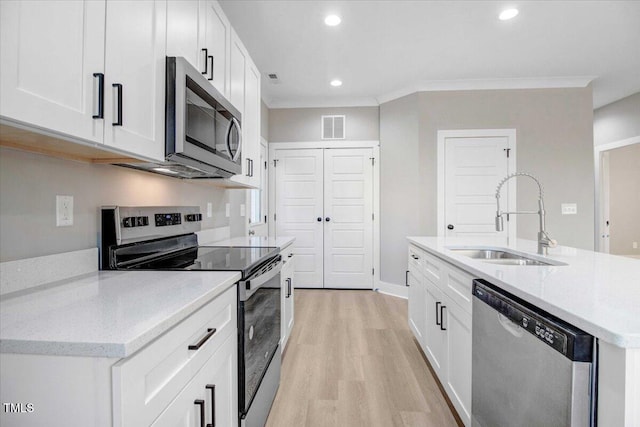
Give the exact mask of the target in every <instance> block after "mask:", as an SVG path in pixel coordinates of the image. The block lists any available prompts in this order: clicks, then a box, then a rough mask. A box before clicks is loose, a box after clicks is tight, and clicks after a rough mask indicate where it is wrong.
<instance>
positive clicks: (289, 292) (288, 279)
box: [285, 277, 291, 298]
mask: <svg viewBox="0 0 640 427" xmlns="http://www.w3.org/2000/svg"><path fill="white" fill-rule="evenodd" d="M286 280H287V296H286V297H285V298H289V297H291V278H290V277H288V278H287V279H286Z"/></svg>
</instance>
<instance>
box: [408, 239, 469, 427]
mask: <svg viewBox="0 0 640 427" xmlns="http://www.w3.org/2000/svg"><path fill="white" fill-rule="evenodd" d="M412 254H413V255H416V256H418V257H419V258H420V263H419V265H417V260H415V258H413V257H412ZM416 268H419V269H420V270H419V273H415V275H418V274H421V275H422V277H423V280H424V285H423V287H422V288H418V289H424V292H423V293H420V292H419V291H416V290H415V289H414V290H413V291H412V289H411V288H412V286H413V287H414V288H415V286H414V282H413V281H412V280H415V279H412V277H413V276H414V274H413V271H414V270H416ZM407 274H408V283H409V285H410V286H409V301H408V306H409V315H408V316H409V325H410V326H412V324H413V323H418V324H419V322H420V320H413V319H414V318H417V316H418V313H420V312H422V313H423V319H422V320H421V321H423V322H424V323H423V325H424V329H423V333H422V335H420V334H419V332H420V330H419V328H416V327H411V330H412V331H413V333H414V335H415V337H416V339H417V340H418V341H419V342H420V344H421V347H422V350H423V352H424V353H425V355H426V357H427V359H428V360H429V363H430V364H431V367H432V368H433V370H434V371H435V373H436V375H437V377H438V379H439V380H440V383H441V384H442V386H443V387H444V389H445V391H446V393H447V396H448V397H449V399H450V400H451V402H452V403H453V406H454V407H455V408H456V411H457V412H458V415H459V416H460V418H461V419H462V421H463V423H464V424H465V425H467V426H469V425H471V362H472V360H471V355H472V353H471V333H472V323H471V321H472V293H471V292H472V281H473V278H472V277H471V276H470V275H468V274H467V273H465V272H464V271H462V270H460V269H458V268H457V267H454V266H452V265H450V264H449V263H447V262H445V261H443V260H441V259H440V258H437V257H435V256H433V255H431V254H428V253H426V251H423V250H422V249H420V248H417V247H415V246H412V245H411V246H410V247H409V271H408V273H407ZM416 282H417V281H416ZM423 307H424V308H423Z"/></svg>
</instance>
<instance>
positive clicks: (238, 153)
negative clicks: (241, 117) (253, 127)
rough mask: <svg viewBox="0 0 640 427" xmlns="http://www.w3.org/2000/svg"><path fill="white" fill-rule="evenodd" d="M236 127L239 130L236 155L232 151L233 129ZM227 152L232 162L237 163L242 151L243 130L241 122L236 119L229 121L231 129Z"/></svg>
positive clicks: (229, 128) (229, 129) (228, 131)
mask: <svg viewBox="0 0 640 427" xmlns="http://www.w3.org/2000/svg"><path fill="white" fill-rule="evenodd" d="M234 126H235V127H236V128H238V150H237V151H236V152H235V154H234V153H233V152H232V150H231V129H233V127H234ZM227 151H228V152H229V157H231V160H233V161H234V162H237V161H238V159H239V158H240V152H241V151H242V129H241V128H240V122H238V120H237V119H236V118H235V117H232V118H231V120H229V127H228V128H227Z"/></svg>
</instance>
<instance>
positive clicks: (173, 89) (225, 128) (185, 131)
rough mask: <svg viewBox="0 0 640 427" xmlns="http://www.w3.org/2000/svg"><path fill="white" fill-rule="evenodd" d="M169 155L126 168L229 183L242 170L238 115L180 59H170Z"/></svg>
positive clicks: (168, 63) (222, 97)
mask: <svg viewBox="0 0 640 427" xmlns="http://www.w3.org/2000/svg"><path fill="white" fill-rule="evenodd" d="M165 106H166V110H165V154H166V160H165V161H164V162H159V163H135V164H129V165H122V166H128V167H133V168H136V169H144V170H148V171H150V172H156V173H160V174H163V175H168V176H174V177H180V178H229V177H231V176H233V175H236V174H238V173H240V172H241V170H242V128H241V123H242V120H241V115H240V112H239V111H238V110H237V109H236V108H235V107H234V106H233V105H231V102H229V101H228V100H227V99H226V98H225V97H224V96H223V95H222V94H221V93H220V92H218V91H217V90H216V88H215V87H213V85H212V84H211V82H210V81H209V80H207V78H206V77H205V76H204V75H203V74H202V73H200V71H198V70H197V69H196V68H195V67H193V66H192V65H191V64H190V63H189V62H188V61H187V60H186V59H184V58H181V57H167V59H166V95H165Z"/></svg>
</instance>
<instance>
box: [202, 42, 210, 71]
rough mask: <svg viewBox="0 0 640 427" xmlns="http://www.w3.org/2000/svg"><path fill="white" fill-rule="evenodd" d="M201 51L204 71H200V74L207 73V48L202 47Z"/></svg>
mask: <svg viewBox="0 0 640 427" xmlns="http://www.w3.org/2000/svg"><path fill="white" fill-rule="evenodd" d="M202 52H204V71H202V74H207V73H208V72H209V67H208V65H209V61H208V59H209V51H208V50H207V48H206V47H205V48H202Z"/></svg>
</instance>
